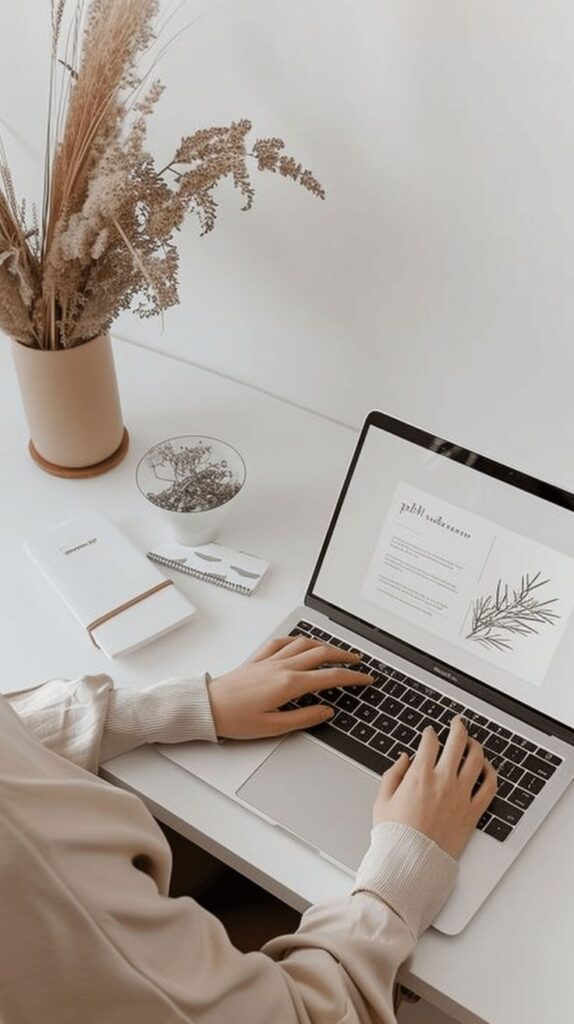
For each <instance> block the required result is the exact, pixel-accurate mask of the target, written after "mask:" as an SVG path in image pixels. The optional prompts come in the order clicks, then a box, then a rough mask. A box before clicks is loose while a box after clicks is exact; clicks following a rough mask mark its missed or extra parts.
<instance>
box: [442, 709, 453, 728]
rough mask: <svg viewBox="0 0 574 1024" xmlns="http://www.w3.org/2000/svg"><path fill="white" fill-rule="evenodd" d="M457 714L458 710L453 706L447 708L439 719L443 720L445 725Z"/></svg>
mask: <svg viewBox="0 0 574 1024" xmlns="http://www.w3.org/2000/svg"><path fill="white" fill-rule="evenodd" d="M455 715H456V711H453V710H452V708H445V710H444V711H443V713H442V715H441V716H440V719H439V721H440V722H442V723H443V724H444V725H450V723H451V722H452V720H453V718H454V717H455Z"/></svg>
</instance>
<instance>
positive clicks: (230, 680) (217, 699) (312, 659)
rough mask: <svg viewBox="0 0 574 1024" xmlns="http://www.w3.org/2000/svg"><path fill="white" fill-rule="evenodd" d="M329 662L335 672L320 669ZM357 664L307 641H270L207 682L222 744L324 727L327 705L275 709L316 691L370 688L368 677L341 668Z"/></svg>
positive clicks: (353, 657) (332, 649)
mask: <svg viewBox="0 0 574 1024" xmlns="http://www.w3.org/2000/svg"><path fill="white" fill-rule="evenodd" d="M327 662H332V663H333V667H332V668H319V665H324V664H325V663H327ZM360 662H361V656H360V655H359V654H351V653H350V651H344V650H341V648H339V647H332V646H330V645H329V644H324V643H322V642H321V641H320V640H310V639H309V638H308V637H303V636H299V637H291V636H287V637H278V638H277V639H275V640H270V641H269V642H268V643H266V644H264V645H263V647H261V648H260V650H258V651H256V652H255V654H254V655H252V657H251V658H249V659H248V660H247V661H246V662H245V663H244V664H243V665H240V666H239V668H236V669H233V670H232V671H231V672H227V673H226V674H225V675H223V676H219V677H218V678H216V679H212V680H211V681H210V683H209V697H210V701H211V710H212V713H213V721H214V724H215V731H216V733H217V735H218V736H219V737H221V738H222V739H223V738H227V739H243V740H246V739H257V738H259V737H262V736H280V735H281V734H282V733H285V732H293V731H294V730H295V729H308V728H310V727H311V726H313V725H319V724H320V723H321V722H326V721H328V719H329V718H331V717H332V715H333V710H332V708H330V707H328V706H327V705H326V704H315V705H309V706H307V707H303V708H295V709H293V710H288V711H280V710H279V708H281V707H282V706H283V705H284V704H287V703H288V701H290V700H294V699H295V698H297V697H302V696H303V694H305V693H311V692H314V691H316V690H327V689H329V688H330V687H331V686H360V685H361V684H364V685H367V684H368V683H372V682H373V681H374V680H373V677H372V676H370V675H366V673H364V672H355V671H353V670H352V669H348V668H342V667H341V664H347V665H348V664H355V663H356V664H357V665H359V664H360ZM337 663H338V664H337Z"/></svg>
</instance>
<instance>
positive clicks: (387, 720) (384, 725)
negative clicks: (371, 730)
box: [373, 712, 398, 733]
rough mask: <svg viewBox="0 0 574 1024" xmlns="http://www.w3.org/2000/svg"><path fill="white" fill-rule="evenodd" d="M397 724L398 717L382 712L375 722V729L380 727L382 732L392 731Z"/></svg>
mask: <svg viewBox="0 0 574 1024" xmlns="http://www.w3.org/2000/svg"><path fill="white" fill-rule="evenodd" d="M397 724H398V723H397V720H396V718H392V717H391V715H387V714H386V712H383V713H382V714H380V715H379V717H378V718H375V721H374V722H373V725H374V727H375V729H379V730H380V731H381V732H386V733H390V732H391V730H392V729H394V728H395V726H396V725H397Z"/></svg>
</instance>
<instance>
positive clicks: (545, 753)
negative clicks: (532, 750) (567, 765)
mask: <svg viewBox="0 0 574 1024" xmlns="http://www.w3.org/2000/svg"><path fill="white" fill-rule="evenodd" d="M536 756H537V757H540V758H542V760H543V761H548V764H554V765H556V767H558V765H560V764H562V758H561V757H558V754H551V753H550V751H549V750H544V748H543V747H538V749H537V750H536Z"/></svg>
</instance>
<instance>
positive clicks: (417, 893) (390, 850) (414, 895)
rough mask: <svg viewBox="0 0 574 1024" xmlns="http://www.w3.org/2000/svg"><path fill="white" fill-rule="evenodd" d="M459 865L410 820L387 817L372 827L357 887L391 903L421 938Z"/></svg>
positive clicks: (449, 887) (455, 875) (450, 886)
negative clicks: (387, 818) (388, 819)
mask: <svg viewBox="0 0 574 1024" xmlns="http://www.w3.org/2000/svg"><path fill="white" fill-rule="evenodd" d="M457 875H458V864H457V862H456V861H455V860H453V858H452V857H450V856H449V854H448V853H445V851H444V850H441V848H440V847H439V846H437V844H436V843H435V842H433V840H432V839H429V838H428V836H425V835H424V834H423V833H422V832H419V831H418V830H417V829H416V828H412V827H411V826H410V825H405V824H403V823H402V822H398V821H385V822H382V823H381V824H380V825H376V826H375V827H374V829H373V830H372V832H371V845H370V847H369V849H368V850H367V853H366V854H365V856H364V858H363V860H362V862H361V864H360V866H359V870H358V872H357V877H356V880H355V885H354V887H353V892H365V891H366V892H371V893H374V894H375V895H376V896H379V897H380V899H382V900H384V902H385V903H386V904H387V905H388V906H389V907H391V909H392V910H394V911H395V913H396V914H398V915H399V917H401V918H402V919H403V921H404V922H405V924H406V925H407V927H408V928H409V929H410V930H411V932H412V933H413V935H415V936H416V937H418V936H419V935H421V934H422V932H424V931H425V929H426V928H428V926H429V925H430V924H432V922H433V921H434V919H435V917H436V916H437V914H438V913H439V911H440V910H441V909H442V907H443V906H444V904H445V903H446V901H447V899H448V897H449V896H450V893H451V892H452V889H453V887H454V884H455V882H456V879H457Z"/></svg>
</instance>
